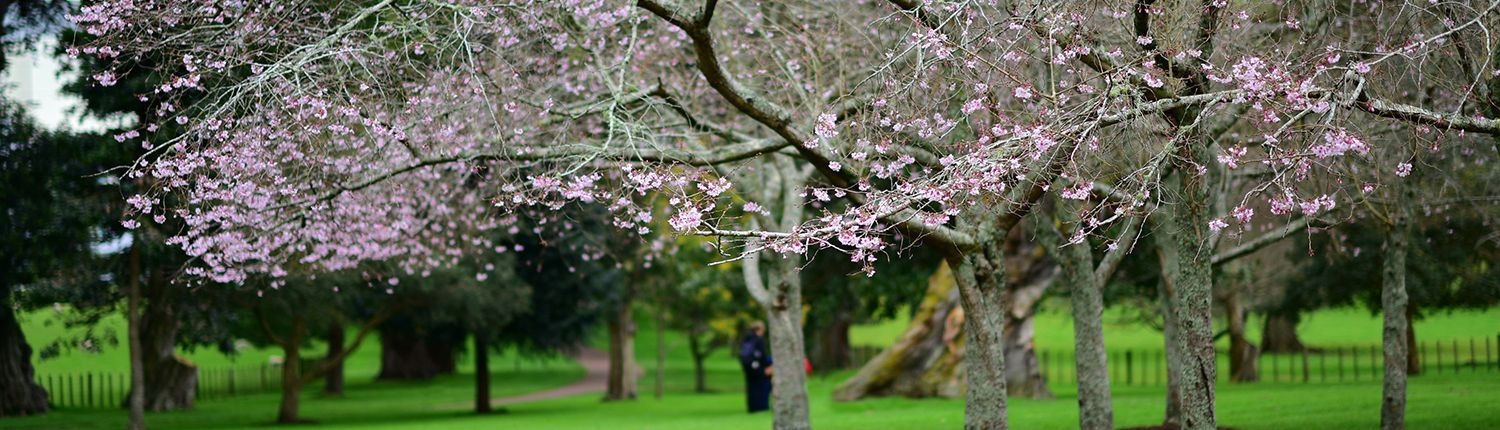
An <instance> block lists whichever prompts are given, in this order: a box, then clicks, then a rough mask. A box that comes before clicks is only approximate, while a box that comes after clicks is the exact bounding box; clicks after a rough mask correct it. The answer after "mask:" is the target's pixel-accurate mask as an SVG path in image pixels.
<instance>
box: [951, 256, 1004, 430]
mask: <svg viewBox="0 0 1500 430" xmlns="http://www.w3.org/2000/svg"><path fill="white" fill-rule="evenodd" d="M950 264H953V265H954V266H956V267H957V269H955V270H954V279H955V280H956V281H957V283H958V291H959V297H960V300H961V301H962V302H963V308H964V315H965V317H964V319H963V322H964V334H965V336H966V339H965V344H964V362H963V364H964V369H965V372H966V374H967V377H968V385H967V386H968V393H967V395H966V397H965V398H964V428H965V429H1005V428H1008V427H1009V424H1008V423H1009V421H1008V418H1007V417H1006V381H1005V340H1004V336H1005V313H1004V310H1005V306H1004V304H1003V303H1002V302H1001V301H1002V300H1001V299H1002V296H1003V295H1004V291H1005V279H1004V277H1005V257H1004V253H1003V252H1001V251H1000V250H999V245H998V244H989V245H988V247H987V248H986V250H985V252H983V253H970V254H967V255H964V256H962V257H961V258H960V259H958V261H951V262H950Z"/></svg>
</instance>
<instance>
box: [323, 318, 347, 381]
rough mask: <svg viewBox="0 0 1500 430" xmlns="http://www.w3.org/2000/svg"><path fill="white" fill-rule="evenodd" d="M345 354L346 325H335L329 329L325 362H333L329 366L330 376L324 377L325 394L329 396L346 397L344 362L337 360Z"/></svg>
mask: <svg viewBox="0 0 1500 430" xmlns="http://www.w3.org/2000/svg"><path fill="white" fill-rule="evenodd" d="M343 352H344V324H343V323H334V324H333V326H332V327H329V328H328V356H327V357H325V358H324V360H328V361H333V362H331V363H330V364H329V366H328V375H325V376H324V377H323V394H325V395H329V396H343V395H344V361H343V360H336V359H337V358H338V356H339V355H340V354H342V353H343Z"/></svg>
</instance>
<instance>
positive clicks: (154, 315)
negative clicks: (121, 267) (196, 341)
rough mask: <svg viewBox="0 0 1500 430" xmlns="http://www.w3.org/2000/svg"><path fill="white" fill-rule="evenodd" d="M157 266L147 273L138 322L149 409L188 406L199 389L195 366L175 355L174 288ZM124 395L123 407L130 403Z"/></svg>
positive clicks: (189, 407)
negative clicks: (142, 309)
mask: <svg viewBox="0 0 1500 430" xmlns="http://www.w3.org/2000/svg"><path fill="white" fill-rule="evenodd" d="M170 270H171V269H170V268H162V267H158V268H155V269H153V270H151V272H150V274H149V275H148V276H147V279H148V282H147V284H146V286H147V288H146V290H144V291H142V293H143V295H144V296H145V299H146V305H145V307H146V309H148V310H147V311H145V312H142V313H141V314H140V316H139V318H140V323H141V328H140V330H141V332H140V336H141V353H142V355H141V364H142V369H143V371H144V372H145V380H146V384H145V387H146V388H145V390H146V404H145V408H146V410H148V411H168V410H176V409H191V408H192V407H193V400H194V398H195V397H196V396H197V391H198V368H197V366H194V365H193V364H192V362H189V361H188V360H187V358H184V357H182V356H179V355H177V329H178V324H179V322H178V319H177V307H176V303H177V302H176V297H175V296H176V292H177V291H176V290H175V289H173V288H172V287H171V285H170V284H169V281H168V280H167V276H166V273H168V271H170ZM129 402H130V399H129V398H127V399H126V404H125V406H126V407H129V406H130V403H129Z"/></svg>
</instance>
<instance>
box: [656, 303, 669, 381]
mask: <svg viewBox="0 0 1500 430" xmlns="http://www.w3.org/2000/svg"><path fill="white" fill-rule="evenodd" d="M666 390H667V316H666V313H665V312H661V311H659V310H658V311H657V312H656V400H661V398H662V396H663V395H665V394H666Z"/></svg>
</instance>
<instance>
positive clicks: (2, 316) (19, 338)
mask: <svg viewBox="0 0 1500 430" xmlns="http://www.w3.org/2000/svg"><path fill="white" fill-rule="evenodd" d="M47 410H48V405H47V390H45V389H43V388H42V386H41V385H38V384H37V383H36V373H35V371H34V370H33V369H32V368H31V345H29V344H27V343H26V333H24V332H22V331H21V322H20V321H19V320H17V319H16V314H15V307H14V306H12V305H11V303H10V286H8V285H0V417H14V416H27V415H39V414H44V413H47Z"/></svg>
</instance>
